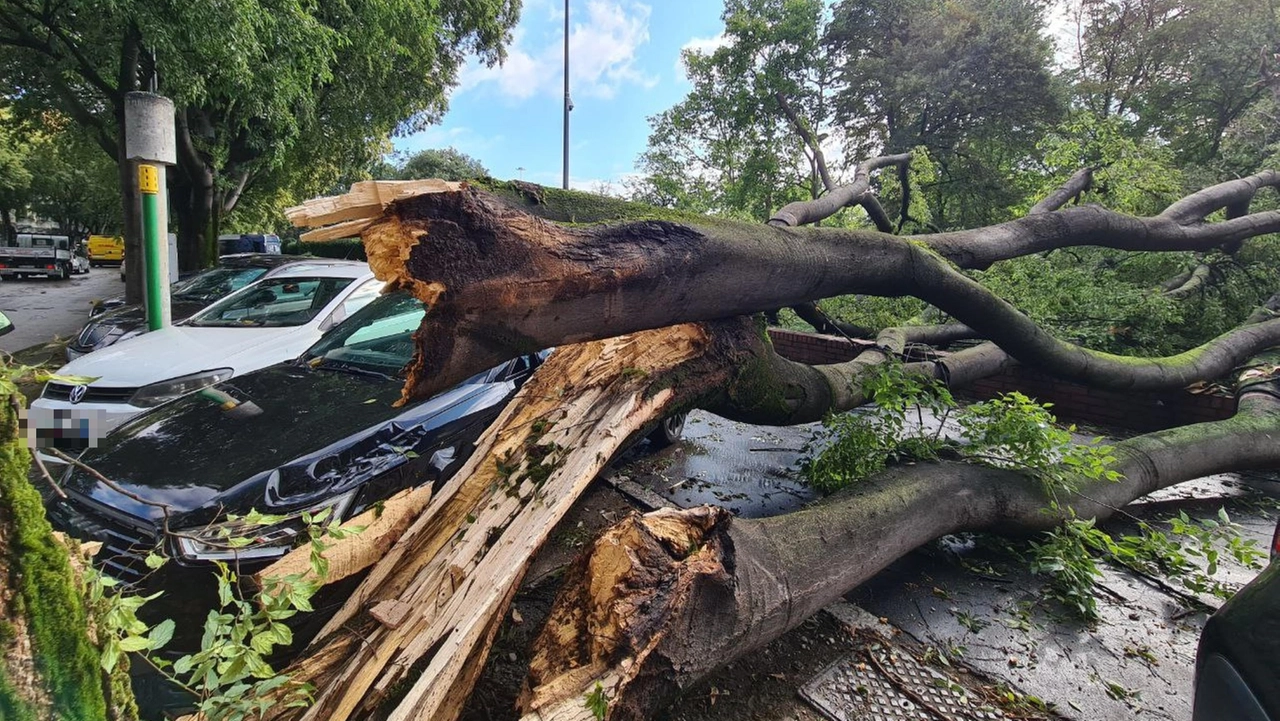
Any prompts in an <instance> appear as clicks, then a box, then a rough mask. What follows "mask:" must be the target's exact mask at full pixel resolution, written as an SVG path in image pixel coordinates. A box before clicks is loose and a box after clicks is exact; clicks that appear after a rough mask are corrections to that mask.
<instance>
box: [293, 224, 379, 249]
mask: <svg viewBox="0 0 1280 721" xmlns="http://www.w3.org/2000/svg"><path fill="white" fill-rule="evenodd" d="M371 223H373V218H357V219H355V220H346V221H343V222H341V223H335V224H334V225H326V226H325V227H323V228H317V229H315V230H308V231H307V232H305V233H303V234H301V235H299V236H298V239H299V240H301V241H302V242H304V243H324V242H327V241H330V240H342V239H343V238H355V237H357V236H359V235H360V231H362V230H364V229H365V228H368V227H369V225H370V224H371Z"/></svg>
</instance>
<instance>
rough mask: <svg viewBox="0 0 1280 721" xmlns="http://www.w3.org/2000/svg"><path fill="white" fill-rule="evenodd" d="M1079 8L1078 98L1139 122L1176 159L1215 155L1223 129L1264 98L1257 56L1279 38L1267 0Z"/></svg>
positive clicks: (1152, 0)
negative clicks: (1080, 28)
mask: <svg viewBox="0 0 1280 721" xmlns="http://www.w3.org/2000/svg"><path fill="white" fill-rule="evenodd" d="M1082 9H1083V15H1082V20H1083V23H1082V25H1083V26H1082V30H1083V32H1082V44H1081V50H1082V52H1081V55H1080V57H1078V58H1077V62H1076V68H1074V69H1073V74H1074V75H1075V76H1076V77H1077V84H1076V95H1077V97H1078V99H1079V100H1080V102H1081V103H1083V104H1084V105H1085V106H1086V107H1088V108H1089V109H1090V110H1092V111H1093V112H1094V113H1096V114H1098V115H1100V116H1109V115H1117V116H1122V117H1128V118H1131V119H1133V121H1134V130H1135V131H1136V134H1137V135H1141V136H1145V135H1151V136H1157V137H1160V138H1162V139H1163V140H1164V141H1165V142H1167V143H1168V144H1169V146H1170V148H1171V149H1172V150H1173V151H1174V153H1175V154H1176V155H1177V157H1178V158H1179V160H1180V162H1193V163H1203V162H1206V161H1208V160H1210V159H1212V158H1213V157H1214V156H1215V155H1217V153H1218V151H1219V148H1220V143H1221V140H1222V136H1223V133H1224V131H1225V130H1226V129H1227V128H1228V127H1229V126H1230V125H1231V123H1232V122H1233V121H1234V120H1235V119H1236V118H1238V117H1240V115H1241V114H1242V113H1244V112H1245V111H1246V110H1247V109H1248V108H1249V107H1250V105H1252V104H1253V103H1254V102H1256V101H1257V100H1258V99H1259V98H1260V97H1261V96H1263V95H1266V94H1267V93H1266V92H1265V91H1264V89H1263V86H1262V83H1261V82H1260V81H1262V80H1263V75H1262V74H1261V73H1260V72H1259V70H1260V66H1259V62H1258V58H1259V57H1260V55H1261V54H1266V53H1270V52H1272V51H1273V49H1274V48H1275V47H1276V45H1277V42H1280V18H1277V14H1276V10H1275V5H1274V3H1271V2H1269V1H1268V0H1241V1H1239V2H1237V1H1236V0H1230V1H1228V0H1149V1H1148V2H1141V3H1133V2H1123V1H1121V0H1103V1H1101V2H1090V3H1085V4H1084V5H1083V6H1082ZM1253 171H1254V169H1253V168H1251V169H1249V172H1253Z"/></svg>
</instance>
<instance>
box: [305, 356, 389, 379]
mask: <svg viewBox="0 0 1280 721" xmlns="http://www.w3.org/2000/svg"><path fill="white" fill-rule="evenodd" d="M307 365H309V366H311V367H312V368H315V369H317V370H333V371H340V372H342V373H350V374H352V375H358V376H372V377H375V378H385V379H387V380H389V381H393V380H396V379H395V378H394V377H392V376H389V375H387V374H386V373H380V372H378V371H375V370H370V369H368V368H364V367H361V366H358V365H353V364H351V363H343V362H342V361H335V360H328V359H326V358H325V357H323V356H321V357H320V358H318V359H316V360H313V361H311V362H309V363H307Z"/></svg>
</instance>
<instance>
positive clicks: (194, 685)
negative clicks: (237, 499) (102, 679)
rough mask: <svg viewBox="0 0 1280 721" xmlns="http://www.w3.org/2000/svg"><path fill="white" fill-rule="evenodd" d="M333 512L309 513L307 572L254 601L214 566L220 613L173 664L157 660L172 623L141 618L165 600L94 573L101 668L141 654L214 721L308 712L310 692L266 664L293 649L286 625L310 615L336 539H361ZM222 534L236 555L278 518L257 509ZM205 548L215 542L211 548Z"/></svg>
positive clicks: (160, 560)
mask: <svg viewBox="0 0 1280 721" xmlns="http://www.w3.org/2000/svg"><path fill="white" fill-rule="evenodd" d="M330 513H331V509H327V508H326V509H323V510H321V511H318V512H316V513H314V514H313V513H303V514H302V521H303V523H304V524H305V526H304V529H305V530H304V536H303V538H304V542H305V543H306V544H307V545H308V547H309V549H310V553H309V558H310V568H309V569H308V572H304V573H298V574H292V575H289V576H284V577H279V578H277V577H271V578H269V579H267V581H266V583H265V585H264V586H263V587H262V588H261V589H260V590H259V591H258V593H257V595H256V596H255V597H253V598H249V597H246V596H245V595H244V594H243V593H242V592H241V589H240V584H239V578H238V577H237V574H236V572H235V571H233V570H232V568H231V567H230V566H228V565H227V564H226V563H224V562H222V561H217V562H215V564H214V565H215V568H216V573H217V576H216V580H217V592H218V607H217V608H214V609H211V610H210V611H209V614H208V616H207V617H206V618H205V623H204V635H203V637H202V638H201V642H200V650H199V651H196V652H194V653H190V654H186V655H184V656H182V657H180V658H178V659H177V660H176V661H174V662H173V663H172V664H170V663H169V662H168V661H167V660H165V659H163V658H159V657H157V656H153V655H152V654H153V653H154V652H155V651H158V650H160V649H162V648H163V647H164V646H165V645H166V644H167V643H168V642H169V641H170V640H171V639H172V638H173V632H174V622H173V620H172V619H167V620H165V621H162V622H160V623H158V624H156V625H155V626H150V627H148V626H147V624H146V623H144V622H142V621H141V620H139V619H138V617H137V611H138V609H139V608H141V607H142V606H143V604H145V603H146V602H147V601H150V600H152V599H154V598H156V597H157V596H159V595H160V594H159V593H157V594H154V595H152V596H147V597H140V596H132V595H126V594H120V593H117V592H115V591H113V589H116V588H118V583H117V582H116V581H115V580H114V579H111V578H109V577H107V576H103V575H101V574H96V573H95V574H92V575H91V577H90V586H89V599H90V602H91V604H92V606H93V608H94V609H95V610H96V613H95V615H94V618H95V620H96V621H97V623H98V626H99V628H100V629H101V631H102V635H103V637H104V643H103V649H102V656H101V664H102V667H103V669H104V670H106V671H107V672H108V673H110V672H111V671H112V670H113V669H115V668H116V665H117V664H118V663H119V662H120V661H121V659H122V658H123V657H124V654H125V653H139V654H142V655H143V656H145V657H147V658H148V660H149V661H150V663H151V664H152V665H153V666H155V667H156V668H157V669H158V670H159V671H160V672H161V673H163V674H164V675H166V676H167V677H168V678H169V679H170V680H171V681H173V682H174V683H177V684H178V685H180V686H182V687H183V688H185V689H186V690H188V691H189V692H191V693H192V694H193V695H194V696H195V697H196V698H197V699H198V704H199V710H200V712H201V713H202V714H203V715H204V717H205V718H207V719H209V721H242V720H243V719H249V718H259V717H261V716H262V714H263V712H264V711H265V710H266V709H267V708H268V707H270V706H271V705H277V704H284V705H285V706H288V707H293V706H302V705H305V704H306V703H307V702H308V701H309V700H310V694H311V689H310V688H309V687H307V686H306V685H303V684H297V683H294V682H293V680H292V679H291V678H290V677H289V676H287V675H285V674H280V673H277V672H276V671H275V670H274V669H273V668H272V667H271V665H270V664H269V663H268V662H267V658H268V657H269V656H270V655H271V653H272V652H273V651H274V650H275V649H276V648H277V647H279V646H288V645H290V644H292V643H293V630H292V629H291V628H290V627H289V626H288V625H287V624H286V623H285V621H287V620H288V619H290V618H292V617H294V616H296V615H297V614H298V613H304V612H310V611H311V610H312V606H311V598H312V597H313V596H314V595H315V593H316V592H317V591H318V590H319V589H320V587H321V586H322V585H323V579H324V578H325V577H326V576H327V575H328V572H329V561H328V559H326V558H325V557H324V551H325V550H326V549H327V548H328V547H329V542H330V541H331V540H341V539H343V538H346V537H348V536H350V535H352V534H356V533H359V532H360V531H361V530H363V529H361V528H342V527H341V526H338V525H337V524H335V523H333V522H332V521H333V520H334V519H332V518H331V517H330ZM226 520H227V523H224V524H222V526H221V527H220V541H219V542H218V543H220V544H221V545H222V546H223V547H224V548H227V549H235V548H240V547H243V546H245V545H247V544H248V543H249V542H250V540H249V539H248V538H246V537H243V536H240V535H236V532H237V530H243V529H244V528H245V527H261V526H270V525H273V524H276V523H279V522H280V521H281V520H282V517H280V516H273V515H269V514H264V513H260V512H258V511H257V510H251V511H250V512H249V513H248V514H246V515H244V516H228V517H227V519H226ZM205 542H206V543H211V542H209V541H207V539H206V541H205ZM166 562H167V559H166V558H164V557H163V556H160V555H158V554H156V553H152V554H151V555H149V556H148V557H147V559H146V565H147V566H148V568H151V569H152V570H155V569H158V568H160V567H161V566H163V565H164V564H165V563H166Z"/></svg>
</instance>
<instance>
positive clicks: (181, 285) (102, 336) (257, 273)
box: [67, 253, 337, 361]
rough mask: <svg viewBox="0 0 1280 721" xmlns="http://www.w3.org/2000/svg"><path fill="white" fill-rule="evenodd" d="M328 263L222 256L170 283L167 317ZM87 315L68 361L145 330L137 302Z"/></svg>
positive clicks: (108, 305) (99, 305)
mask: <svg viewBox="0 0 1280 721" xmlns="http://www.w3.org/2000/svg"><path fill="white" fill-rule="evenodd" d="M328 262H337V261H328V260H326V259H324V258H312V257H309V256H298V255H279V254H270V253H253V254H246V255H234V256H227V257H225V258H221V259H219V265H218V267H216V268H210V269H208V270H205V271H202V272H199V273H196V274H194V275H191V276H190V277H187V278H185V279H182V280H179V281H178V282H177V283H175V284H174V285H173V287H172V288H171V289H170V294H169V302H170V305H169V313H170V317H171V318H172V319H173V320H174V321H175V322H177V321H180V320H185V319H186V318H189V317H191V316H193V315H195V314H196V313H197V312H199V311H201V310H203V309H204V308H205V307H206V306H208V305H209V304H210V303H213V302H214V301H216V300H220V299H221V298H223V297H225V296H227V295H229V294H231V293H232V292H234V291H237V290H240V289H241V288H243V287H245V286H246V285H249V284H250V283H252V282H254V281H256V280H260V279H262V278H265V277H267V276H269V275H271V274H272V273H274V272H276V271H277V270H279V269H281V268H285V267H296V266H297V265H299V264H313V265H314V264H324V263H328ZM89 318H90V320H89V322H88V323H87V324H85V326H84V327H83V328H81V329H80V332H79V333H77V334H76V337H75V338H74V339H72V341H71V342H70V343H68V344H67V360H68V361H73V360H75V359H76V358H79V357H80V356H82V355H84V354H86V353H91V352H93V351H95V350H100V349H102V348H106V347H107V346H109V345H112V344H114V343H118V342H120V341H122V340H125V339H127V338H132V337H134V336H135V335H140V334H142V333H145V332H147V311H146V309H145V308H143V307H142V306H140V305H126V304H125V302H124V298H111V299H108V300H104V301H97V302H95V303H94V305H93V307H92V308H91V309H90V310H89Z"/></svg>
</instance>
